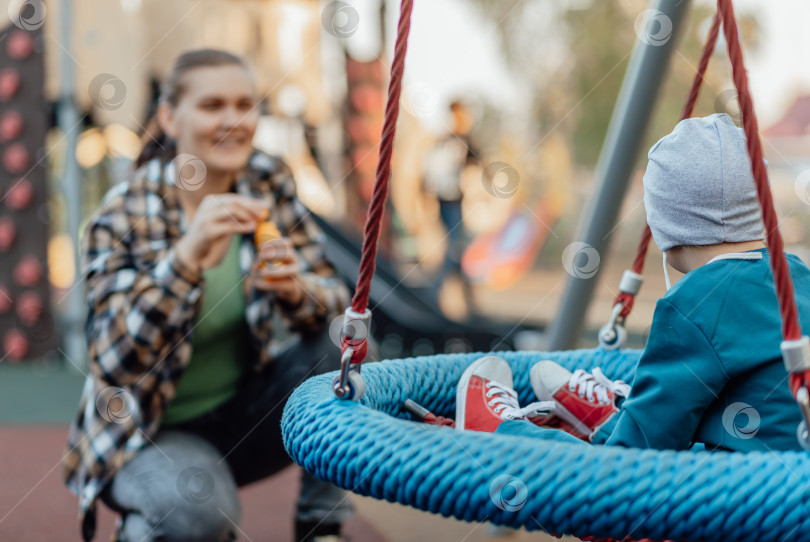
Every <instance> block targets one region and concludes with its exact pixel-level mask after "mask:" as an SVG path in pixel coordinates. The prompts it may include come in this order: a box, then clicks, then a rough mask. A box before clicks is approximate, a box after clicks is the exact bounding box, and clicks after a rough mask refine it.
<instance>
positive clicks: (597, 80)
mask: <svg viewBox="0 0 810 542" xmlns="http://www.w3.org/2000/svg"><path fill="white" fill-rule="evenodd" d="M471 1H472V2H473V3H474V4H477V5H478V6H479V7H480V9H481V10H482V12H483V13H484V14H485V15H486V16H488V17H489V18H490V19H491V20H492V21H493V22H494V24H495V27H496V29H497V31H498V33H499V35H500V40H501V45H502V49H503V52H504V55H505V58H506V60H507V62H508V64H509V65H510V67H511V68H512V69H513V70H514V71H516V72H518V73H519V74H521V75H522V76H523V77H524V78H525V80H526V82H527V84H529V85H530V86H531V89H532V94H533V96H534V98H533V103H532V109H531V111H530V114H531V118H532V119H533V120H534V122H535V123H536V125H537V126H538V130H539V134H540V137H544V136H545V135H547V134H548V133H550V132H555V131H562V133H563V134H564V135H565V136H566V138H568V139H569V141H570V142H571V145H572V148H573V155H574V159H575V161H576V162H577V163H578V164H580V165H583V166H594V165H595V164H596V161H597V159H598V157H599V151H600V149H601V147H602V141H603V140H604V137H605V134H606V132H607V128H608V124H609V123H610V116H611V114H612V112H613V106H614V104H615V102H616V98H617V96H618V94H619V89H620V88H621V84H622V80H623V77H624V73H625V71H626V69H627V65H628V62H629V60H630V55H631V53H632V51H633V47H634V46H635V44H636V39H637V37H636V31H635V22H636V18H637V17H638V16H639V14H640V13H641V12H642V11H643V10H645V9H647V8H648V3H647V2H646V1H645V0H617V1H613V2H601V1H597V0H567V1H566V0H558V1H556V2H547V1H540V0H532V1H527V2H523V3H513V2H508V3H507V2H503V1H502V0H471ZM713 13H714V8H713V7H711V6H707V5H704V4H701V5H694V6H693V7H692V8H691V10H690V14H689V17H688V18H687V26H686V28H685V29H683V31H682V32H681V34H680V36H679V39H680V43H679V44H678V50H677V52H676V53H675V56H674V57H673V59H672V62H671V64H670V71H669V75H668V77H667V80H666V81H665V84H664V86H663V88H662V92H661V95H660V98H659V102H658V104H657V107H656V109H655V112H654V115H653V119H652V121H651V124H650V127H649V129H648V132H647V143H648V144H647V145H646V147H649V146H650V145H652V144H653V143H654V142H655V141H656V140H658V139H659V138H660V137H662V136H663V135H664V134H666V133H668V132H669V131H671V129H672V127H673V126H674V125H675V123H676V122H677V121H678V118H679V115H680V111H681V109H682V108H683V104H684V101H685V100H686V97H687V94H688V92H689V87H690V85H691V83H692V79H693V77H694V73H695V69H696V67H697V63H698V61H699V58H700V51H701V49H702V46H703V42H704V40H705V38H706V33H707V31H708V28H709V24H710V21H711V17H712V15H713ZM738 16H739V19H740V24H739V26H740V29H741V35H742V40H743V47H744V48H745V49H746V52H748V53H749V54H750V51H751V50H753V49H755V48H756V46H757V44H758V39H757V38H758V34H759V27H758V25H757V20H756V17H755V16H754V15H753V14H740V13H738ZM719 44H720V45H721V46H722V49H721V48H720V47H718V48H717V49H716V51H715V55H714V57H713V58H712V60H711V63H710V65H709V71H708V74H707V80H706V82H704V88H703V89H702V92H701V96H700V100H699V101H698V105H697V109H696V114H698V115H708V114H711V113H714V112H716V111H718V110H719V111H722V109H723V108H724V107H728V108H729V111H728V112H729V113H732V114H733V113H734V112H735V111H734V109H735V106H736V104H735V103H734V102H735V100H734V98H733V92H732V93H729V92H728V91H729V89H733V84H731V82H730V81H731V79H730V73H731V70H730V66H729V61H728V58H727V53H726V51H725V42H724V41H722V39H721V40H720V41H719ZM644 159H645V154H642V155H641V156H640V157H639V160H640V161H643V160H644Z"/></svg>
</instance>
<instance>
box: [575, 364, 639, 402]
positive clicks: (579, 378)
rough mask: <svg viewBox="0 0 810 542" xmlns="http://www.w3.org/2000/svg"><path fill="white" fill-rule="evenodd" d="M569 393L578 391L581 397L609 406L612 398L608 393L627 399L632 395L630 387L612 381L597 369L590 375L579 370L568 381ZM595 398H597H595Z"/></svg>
mask: <svg viewBox="0 0 810 542" xmlns="http://www.w3.org/2000/svg"><path fill="white" fill-rule="evenodd" d="M568 389H569V391H576V392H577V394H578V395H579V396H580V397H584V398H586V399H588V401H591V402H593V401H594V399H595V400H596V401H598V402H599V403H601V404H609V403H610V402H611V401H610V396H609V395H608V391H612V392H613V394H614V395H618V396H621V397H627V396H628V395H629V394H630V386H629V385H628V384H625V383H624V382H622V381H621V380H616V381H614V380H610V379H609V378H608V377H606V376H605V373H603V372H602V369H600V368H598V367H597V368H595V369H594V370H593V374H592V375H591V374H589V373H588V372H586V371H583V370H582V369H577V370H576V371H574V374H572V375H571V378H569V379H568ZM594 396H595V397H594Z"/></svg>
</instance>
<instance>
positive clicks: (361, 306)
mask: <svg viewBox="0 0 810 542" xmlns="http://www.w3.org/2000/svg"><path fill="white" fill-rule="evenodd" d="M412 10H413V0H402V3H401V4H400V11H399V25H398V26H397V41H396V45H395V46H394V60H393V62H392V63H391V79H390V81H389V82H388V99H387V101H386V104H385V120H384V121H383V128H382V139H381V141H380V158H379V161H378V162H377V172H376V176H375V179H374V189H373V191H372V194H371V203H370V204H369V210H368V215H367V217H366V226H365V230H364V232H363V252H362V255H361V257H360V272H359V274H358V276H357V286H356V288H355V291H354V296H353V297H352V311H354V312H355V313H356V314H364V313H365V312H366V309H367V308H368V298H369V291H370V290H371V279H372V278H373V277H374V270H375V268H376V261H375V260H376V257H377V241H378V239H379V237H380V227H381V225H382V218H383V213H384V212H385V200H386V199H387V198H388V182H389V178H390V177H391V157H392V155H393V152H394V139H395V136H396V133H397V118H398V117H399V98H400V94H401V93H402V77H403V73H404V72H405V52H406V51H407V49H408V35H409V34H410V30H411V11H412ZM341 346H342V350H343V352H344V353H345V352H346V349H347V348H348V347H350V346H354V347H355V348H354V350H353V351H352V354H351V357H352V359H351V362H352V363H360V362H361V361H363V359H364V358H365V357H366V352H367V351H368V342H367V341H366V340H365V337H364V338H363V339H362V340H361V341H359V342H358V341H354V340H352V338H351V337H344V339H343V341H342V345H341Z"/></svg>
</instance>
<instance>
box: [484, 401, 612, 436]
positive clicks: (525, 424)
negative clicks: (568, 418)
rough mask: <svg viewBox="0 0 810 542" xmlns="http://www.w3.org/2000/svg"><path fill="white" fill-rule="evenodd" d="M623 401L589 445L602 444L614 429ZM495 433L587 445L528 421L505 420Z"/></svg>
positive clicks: (561, 432) (562, 432)
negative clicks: (617, 410)
mask: <svg viewBox="0 0 810 542" xmlns="http://www.w3.org/2000/svg"><path fill="white" fill-rule="evenodd" d="M623 404H624V400H621V401H620V402H619V404H618V407H619V412H617V413H616V414H614V415H613V416H612V417H611V418H610V419H609V420H608V421H607V422H605V424H604V425H603V426H602V427H600V428H599V430H598V431H597V432H596V434H594V436H593V438H592V439H591V444H596V445H600V444H604V443H605V442H606V441H607V439H608V438H609V437H610V434H611V433H612V432H613V429H614V428H615V427H616V423H617V422H618V421H619V415H620V414H621V407H622V405H623ZM495 432H496V433H498V434H501V435H513V436H518V437H530V438H537V439H542V440H551V441H555V442H565V443H568V444H588V443H587V442H585V441H584V440H580V439H578V438H577V437H575V436H574V435H572V434H570V433H566V432H565V431H562V430H560V429H548V428H545V427H538V426H536V425H534V424H533V423H532V422H530V421H528V420H505V421H503V422H501V424H500V425H499V426H498V428H497V429H496V430H495Z"/></svg>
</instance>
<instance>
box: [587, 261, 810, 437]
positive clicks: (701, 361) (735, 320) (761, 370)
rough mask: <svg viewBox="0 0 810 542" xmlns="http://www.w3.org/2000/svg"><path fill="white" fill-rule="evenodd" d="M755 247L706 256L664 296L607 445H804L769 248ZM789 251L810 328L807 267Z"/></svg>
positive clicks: (800, 304) (809, 271) (805, 321)
mask: <svg viewBox="0 0 810 542" xmlns="http://www.w3.org/2000/svg"><path fill="white" fill-rule="evenodd" d="M752 252H762V253H763V258H762V259H761V260H720V261H716V262H713V263H709V264H706V265H704V266H702V267H699V268H697V269H695V270H693V271H691V272H689V273H687V274H686V275H684V276H683V277H682V278H681V279H680V280H679V281H678V282H677V284H675V286H673V287H672V288H671V289H670V290H669V291H668V292H667V293H666V295H665V296H664V297H662V298H661V299H660V300H659V301H658V304H657V305H656V307H655V314H654V315H653V322H652V327H651V328H650V333H649V338H648V341H647V345H646V347H645V349H644V352H643V354H642V356H641V358H640V360H639V363H638V368H637V369H636V374H635V377H634V380H633V385H632V391H631V393H630V396H629V397H628V399H627V400H626V401H624V404H623V408H622V412H621V414H620V415H619V416H617V417H616V418H618V419H617V421H616V424H615V428H613V430H612V432H611V433H609V434H610V436H609V437H608V438H607V442H606V444H608V445H617V446H626V447H635V448H657V449H670V450H683V449H686V448H689V447H690V445H691V444H692V443H705V444H706V447H707V448H708V449H713V448H717V447H720V448H725V449H729V450H738V451H752V450H760V451H766V450H796V449H799V445H798V443H797V440H796V427H797V425H798V424H799V422H800V421H801V413H800V411H799V409H798V407H797V405H796V403H795V401H794V400H793V398H792V397H791V395H790V391H789V389H788V381H787V373H786V371H785V368H784V365H783V364H782V354H781V351H780V343H781V341H782V335H781V320H780V317H779V308H778V305H777V301H776V293H775V290H774V282H773V277H772V275H771V270H770V264H769V256H768V252H767V250H765V249H762V250H760V251H752ZM787 258H788V262H789V266H790V274H791V276H792V277H793V282H794V286H795V291H796V300H797V303H798V308H799V318H800V321H801V326H802V330H803V332H804V333H805V334H808V333H809V332H810V269H808V267H807V266H806V265H804V263H802V261H801V260H800V259H799V258H797V257H796V256H794V255H792V254H789V255H788V256H787ZM611 425H613V424H611ZM606 429H607V428H606ZM603 433H605V432H603Z"/></svg>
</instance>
